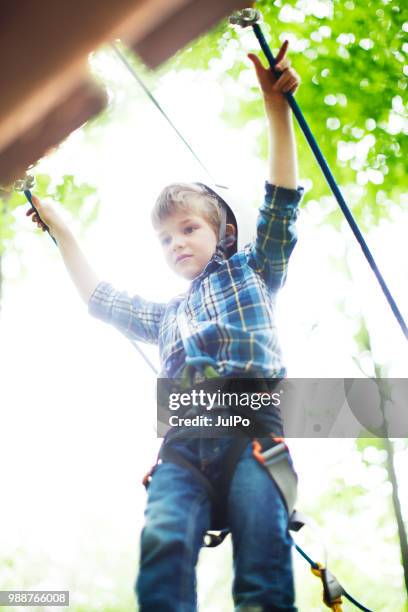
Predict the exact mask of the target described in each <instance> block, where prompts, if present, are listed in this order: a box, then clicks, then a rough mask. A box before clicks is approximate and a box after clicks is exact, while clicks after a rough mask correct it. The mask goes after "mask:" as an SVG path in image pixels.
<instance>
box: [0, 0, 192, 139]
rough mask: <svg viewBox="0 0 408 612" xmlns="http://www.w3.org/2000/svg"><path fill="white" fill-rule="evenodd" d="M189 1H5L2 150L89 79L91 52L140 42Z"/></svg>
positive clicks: (0, 64)
mask: <svg viewBox="0 0 408 612" xmlns="http://www.w3.org/2000/svg"><path fill="white" fill-rule="evenodd" d="M186 1H187V0H119V1H118V0H0V17H1V19H0V74H1V96H0V150H1V149H2V148H3V147H5V146H6V145H7V144H8V143H9V142H10V141H12V140H13V139H14V138H15V137H16V136H17V135H18V134H22V133H23V132H24V131H25V130H26V129H29V128H30V126H31V125H33V124H34V123H35V122H36V121H38V120H40V118H41V117H42V116H44V115H45V114H46V113H47V112H48V110H50V109H51V108H52V107H54V106H55V105H56V104H57V103H58V101H59V100H60V99H63V98H64V97H65V96H66V95H68V92H69V91H71V90H72V89H73V88H75V87H76V86H77V85H78V83H79V82H80V81H81V80H82V79H83V78H84V77H85V73H86V70H87V66H86V60H87V56H88V54H89V53H90V52H91V51H93V50H94V49H96V48H98V47H99V46H100V45H101V44H102V43H104V42H106V41H109V40H112V39H113V38H114V37H117V36H121V35H122V34H123V35H128V34H129V32H132V36H133V39H139V38H140V37H142V36H144V35H145V34H146V32H148V31H151V30H152V29H154V28H155V27H156V26H157V25H158V24H160V23H161V21H163V20H164V19H166V18H167V16H168V15H169V14H171V13H172V12H173V11H174V10H177V9H178V8H179V7H180V6H181V5H182V4H184V3H185V2H186Z"/></svg>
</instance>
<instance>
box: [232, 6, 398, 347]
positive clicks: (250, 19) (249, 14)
mask: <svg viewBox="0 0 408 612" xmlns="http://www.w3.org/2000/svg"><path fill="white" fill-rule="evenodd" d="M260 20H261V14H260V12H259V11H257V10H255V9H250V8H248V9H243V10H242V11H237V12H236V13H234V14H233V15H232V16H231V17H230V23H231V25H234V26H240V27H242V28H246V27H249V26H250V27H252V29H253V31H254V34H255V36H256V38H257V39H258V42H259V44H260V47H261V49H262V51H263V52H264V54H265V57H266V59H267V60H268V63H269V65H270V67H271V70H272V71H273V72H274V74H275V75H276V76H279V75H280V73H279V72H278V71H277V70H275V64H276V60H275V58H274V56H273V54H272V51H271V50H270V48H269V45H268V43H267V42H266V40H265V37H264V35H263V33H262V30H261V27H260V25H259V22H260ZM284 96H285V98H286V99H287V101H288V103H289V106H290V108H291V109H292V111H293V114H294V115H295V117H296V119H297V121H298V123H299V126H300V128H301V130H302V132H303V134H304V135H305V138H306V140H307V142H308V143H309V146H310V148H311V149H312V152H313V154H314V156H315V158H316V160H317V163H318V164H319V166H320V168H321V170H322V172H323V175H324V177H325V178H326V180H327V182H328V184H329V187H330V189H331V191H332V193H333V195H334V197H335V198H336V200H337V202H338V204H339V206H340V208H341V210H342V212H343V214H344V216H345V217H346V220H347V222H348V224H349V226H350V228H351V231H352V232H353V234H354V236H355V238H356V240H357V242H358V243H359V245H360V247H361V249H362V251H363V253H364V255H365V258H366V259H367V261H368V263H369V265H370V267H371V269H372V271H373V273H374V275H375V277H376V278H377V281H378V282H379V284H380V287H381V289H382V291H383V293H384V295H385V297H386V299H387V302H388V304H389V306H390V308H391V310H392V312H393V314H394V316H395V318H396V319H397V321H398V323H399V325H400V327H401V329H402V332H403V334H404V336H405V338H406V339H407V340H408V327H407V324H406V323H405V321H404V318H403V316H402V314H401V312H400V310H399V308H398V306H397V304H396V302H395V300H394V298H393V297H392V295H391V292H390V290H389V289H388V286H387V284H386V282H385V280H384V278H383V276H382V274H381V272H380V270H379V269H378V266H377V264H376V262H375V260H374V257H373V255H372V254H371V252H370V249H369V248H368V246H367V244H366V242H365V240H364V237H363V235H362V233H361V231H360V229H359V227H358V225H357V223H356V221H355V219H354V217H353V215H352V213H351V211H350V209H349V207H348V206H347V203H346V201H345V199H344V197H343V195H342V193H341V191H340V188H339V186H338V185H337V183H336V180H335V178H334V176H333V174H332V172H331V170H330V168H329V166H328V164H327V162H326V160H325V158H324V156H323V153H322V152H321V150H320V148H319V145H318V144H317V142H316V140H315V138H314V136H313V134H312V132H311V130H310V128H309V126H308V124H307V122H306V119H305V118H304V116H303V113H302V111H301V110H300V107H299V105H298V103H297V102H296V100H295V98H294V97H293V95H292V94H291V93H290V92H289V93H285V94H284Z"/></svg>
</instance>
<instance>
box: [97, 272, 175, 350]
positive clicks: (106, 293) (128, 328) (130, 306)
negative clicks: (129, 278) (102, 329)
mask: <svg viewBox="0 0 408 612" xmlns="http://www.w3.org/2000/svg"><path fill="white" fill-rule="evenodd" d="M165 308H166V306H165V304H159V303H156V302H149V301H147V300H144V299H142V298H141V297H139V296H138V295H134V296H129V295H128V294H127V293H125V292H124V291H117V290H116V289H114V288H113V287H112V285H110V284H109V283H106V282H104V281H102V282H100V283H99V284H98V286H97V287H96V289H95V291H94V292H93V294H92V296H91V298H90V300H89V304H88V310H89V313H90V314H91V315H92V316H94V317H96V318H97V319H101V320H102V321H104V322H105V323H110V324H111V325H113V326H114V327H116V328H117V329H118V330H119V331H121V332H122V333H123V334H124V335H125V336H127V337H128V338H130V339H131V340H141V341H143V342H150V343H153V344H157V342H158V338H159V329H160V323H161V320H162V318H163V315H164V312H165Z"/></svg>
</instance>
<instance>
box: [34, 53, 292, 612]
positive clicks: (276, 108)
mask: <svg viewBox="0 0 408 612" xmlns="http://www.w3.org/2000/svg"><path fill="white" fill-rule="evenodd" d="M287 47H288V43H287V42H285V43H284V44H283V45H282V47H281V49H280V51H279V54H278V57H277V69H278V70H279V71H280V72H281V76H280V77H279V79H278V80H276V79H275V77H274V76H273V74H272V72H271V71H270V70H268V69H265V68H264V67H263V66H262V64H261V62H260V60H259V59H258V57H256V56H255V55H250V56H249V57H250V59H251V60H252V62H253V64H254V66H255V70H256V73H257V77H258V80H259V84H260V87H261V90H262V93H263V98H264V103H265V110H266V116H267V119H268V127H269V138H270V165H269V177H268V182H267V184H266V196H265V202H264V204H263V206H262V207H261V208H260V213H259V218H258V223H257V236H256V239H255V242H254V243H253V244H252V245H248V246H247V247H246V248H245V249H244V250H242V251H237V249H236V246H234V242H235V239H234V235H235V234H236V232H237V229H239V228H237V227H235V223H234V220H232V223H230V222H229V221H231V219H228V218H227V220H226V221H227V222H226V224H225V220H224V222H223V220H222V214H221V213H222V209H223V203H222V199H221V198H219V197H217V194H216V193H214V192H212V191H211V189H207V188H206V187H205V186H202V185H200V184H192V185H189V184H187V185H186V184H183V185H171V186H169V187H167V188H166V189H164V190H163V192H162V193H161V195H160V196H159V199H158V201H157V203H156V206H155V208H154V210H153V214H152V219H153V225H154V227H155V229H156V230H157V233H158V237H159V240H160V242H161V245H162V248H163V251H164V254H165V258H166V261H167V263H168V265H169V266H170V268H171V269H172V270H174V271H175V272H176V273H177V274H179V275H181V276H182V277H183V278H185V279H187V280H189V281H191V285H190V289H189V291H188V292H187V293H186V294H185V295H184V296H183V297H182V298H180V296H179V297H178V298H176V299H175V300H172V301H171V302H170V303H169V304H167V305H165V304H156V303H151V302H147V301H145V300H142V299H141V298H140V297H138V296H134V297H129V296H128V295H127V294H126V293H120V292H118V291H116V290H115V289H114V288H113V287H111V286H110V285H109V284H107V283H105V282H100V281H99V279H98V278H97V276H96V275H95V273H94V271H93V270H92V268H91V267H90V266H89V264H88V262H87V260H86V259H85V257H84V255H83V254H82V252H81V250H80V248H79V247H78V244H77V242H76V240H75V238H74V237H73V235H72V234H71V232H70V231H69V229H68V228H67V227H66V225H65V224H64V223H63V222H62V221H61V219H60V218H59V217H58V215H57V214H56V212H55V210H54V209H53V207H52V206H50V205H47V204H42V203H41V202H40V201H39V200H38V198H34V204H35V205H36V207H37V209H38V213H39V216H38V215H36V214H35V211H34V210H33V209H31V210H30V211H28V213H27V214H31V215H32V216H33V217H32V218H33V221H34V222H37V224H38V225H39V227H42V229H44V228H45V224H46V225H47V226H48V227H49V229H50V232H51V234H52V235H53V236H54V237H55V239H56V240H57V243H58V246H59V248H60V251H61V254H62V257H63V259H64V262H65V264H66V267H67V269H68V271H69V273H70V275H71V277H72V279H73V281H74V283H75V284H76V286H77V288H78V291H79V293H80V295H81V296H82V298H83V300H84V301H85V302H86V303H87V304H89V310H90V312H91V314H93V315H94V316H97V317H98V318H101V319H103V320H104V321H106V322H108V323H111V324H113V325H115V326H116V327H117V328H118V329H120V330H121V331H122V332H123V333H125V334H126V335H128V336H130V337H131V338H134V339H139V340H143V341H146V342H155V343H158V344H159V349H160V356H161V362H162V376H166V377H170V378H171V377H177V376H180V375H181V373H182V371H183V368H184V365H185V361H186V358H187V357H188V355H186V351H185V345H184V344H183V338H182V334H180V320H179V317H178V312H179V311H180V309H181V310H182V311H183V312H184V315H185V316H186V317H187V320H189V323H190V324H191V325H192V326H193V327H194V328H195V329H197V333H196V337H197V342H199V344H200V347H201V351H202V352H203V353H205V355H206V356H207V357H208V360H209V361H210V362H211V363H212V364H213V365H214V369H215V370H217V372H218V373H219V374H221V375H222V376H232V377H233V376H236V377H240V376H242V375H243V374H244V375H245V376H251V375H253V376H255V377H260V376H261V377H265V378H282V377H283V376H285V367H284V365H283V363H282V357H281V351H280V347H279V343H278V340H277V336H276V327H275V321H274V302H275V297H276V293H277V291H278V290H279V288H280V287H281V286H282V284H283V283H284V281H285V278H286V270H287V263H288V259H289V256H290V254H291V252H292V250H293V247H294V246H295V243H296V233H295V229H294V222H295V220H296V217H297V205H298V203H299V201H300V199H301V196H302V191H303V190H302V188H300V187H297V159H296V147H295V140H294V133H293V125H292V118H291V112H290V109H289V106H288V104H287V101H286V99H285V97H284V96H283V92H288V91H290V92H295V91H296V89H297V87H298V85H299V77H298V75H297V74H296V73H295V71H294V70H293V69H291V68H290V63H289V61H288V59H287V57H286V53H287ZM236 251H237V252H236ZM231 296H233V300H234V301H233V302H231ZM232 304H233V305H232ZM278 416H279V413H278ZM265 423H268V415H266V421H265ZM281 430H282V424H281V422H280V420H279V418H278V417H277V416H276V414H275V415H273V416H272V417H271V420H270V421H269V427H268V431H269V432H272V431H273V432H274V434H275V435H280V434H281ZM166 438H167V436H166ZM166 443H168V445H170V446H171V437H170V441H169V440H168V439H166ZM231 444H232V439H231V438H228V437H221V438H203V437H198V438H189V439H187V440H180V439H179V440H177V441H175V442H173V449H176V450H177V451H178V453H179V455H181V456H182V457H183V458H184V459H185V460H186V461H188V462H189V463H190V464H191V465H193V466H195V468H196V469H197V470H200V472H201V473H202V474H203V475H204V476H205V477H206V478H208V479H209V480H210V481H212V482H217V481H218V479H220V478H222V475H223V463H224V461H225V457H226V453H227V452H228V449H229V448H230V447H231ZM211 512H212V510H211V503H210V498H209V495H208V491H207V490H206V488H205V487H204V486H203V484H202V482H201V481H200V479H198V478H196V476H195V475H194V473H193V472H192V471H191V470H190V469H187V468H186V467H183V466H182V465H180V464H177V463H174V462H172V461H163V462H162V463H160V464H158V465H157V466H156V468H155V470H154V472H153V476H152V478H151V482H150V485H149V488H148V502H147V507H146V512H145V516H146V522H145V527H144V529H143V532H142V540H141V559H140V571H139V576H138V580H137V595H138V600H139V605H140V610H141V612H193V611H194V610H196V606H197V602H196V576H195V566H196V563H197V559H198V555H199V551H200V548H201V546H202V545H203V538H204V535H205V533H206V531H207V530H208V529H209V528H210V525H211ZM225 512H226V514H227V518H228V527H229V529H230V531H231V534H232V542H233V557H234V583H233V598H234V603H235V610H239V611H240V612H263V611H271V610H274V611H275V610H276V611H278V610H285V611H291V612H292V611H294V610H296V608H295V606H294V585H293V571H292V563H291V544H292V542H291V538H290V536H289V533H288V529H287V525H288V514H287V510H286V507H285V505H284V503H283V501H282V498H281V496H280V494H279V492H278V489H277V487H276V485H275V483H274V481H273V480H272V479H271V477H270V476H269V474H268V473H267V471H266V470H265V469H264V467H262V466H261V465H260V463H259V462H258V461H256V459H255V458H254V455H253V452H252V444H251V440H248V443H247V444H246V446H245V449H244V451H243V452H242V454H241V456H240V458H239V460H238V463H237V465H236V468H235V472H234V474H233V477H232V480H231V483H230V487H229V492H228V496H227V499H226V500H225Z"/></svg>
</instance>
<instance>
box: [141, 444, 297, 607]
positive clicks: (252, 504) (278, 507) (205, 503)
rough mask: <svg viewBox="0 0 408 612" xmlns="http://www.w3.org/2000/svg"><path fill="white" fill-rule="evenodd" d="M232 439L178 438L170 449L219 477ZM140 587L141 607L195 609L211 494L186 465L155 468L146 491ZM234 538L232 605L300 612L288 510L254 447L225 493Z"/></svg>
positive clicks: (241, 460) (211, 476)
mask: <svg viewBox="0 0 408 612" xmlns="http://www.w3.org/2000/svg"><path fill="white" fill-rule="evenodd" d="M231 441H232V440H231V438H215V439H214V438H201V439H193V440H188V441H187V440H186V441H185V442H174V443H173V447H174V448H176V449H177V450H178V451H179V452H181V453H182V455H183V456H184V457H185V458H186V459H188V460H189V461H192V462H193V463H194V465H195V466H196V467H199V468H200V469H202V471H203V473H204V474H205V475H206V476H208V477H210V478H217V476H218V475H219V474H220V470H221V468H222V461H223V457H224V456H225V452H226V450H227V449H228V448H229V445H230V444H231ZM145 519H146V522H145V526H144V528H143V531H142V538H141V558H140V569H139V576H138V579H137V584H136V591H137V596H138V600H139V605H140V612H194V611H195V610H197V597H196V573H195V566H196V563H197V559H198V555H199V552H200V548H201V546H202V544H203V537H204V535H205V533H206V531H207V530H208V529H209V527H210V522H211V511H210V502H209V499H208V495H207V493H206V491H205V490H204V487H203V485H202V484H200V483H199V482H198V481H197V480H196V479H195V477H194V475H193V474H191V472H190V471H189V470H187V469H186V468H184V467H181V466H178V465H176V464H174V463H161V464H159V466H158V467H157V469H156V471H155V473H154V475H153V478H152V481H151V483H150V486H149V489H148V502H147V507H146V511H145ZM228 524H229V527H230V530H231V535H232V543H233V561H234V581H233V588H232V594H233V599H234V604H235V610H236V611H240V612H278V611H281V610H282V611H283V610H285V611H286V612H296V610H297V608H296V607H295V606H294V599H295V596H294V584H293V570H292V557H291V547H292V539H291V537H290V534H289V532H288V529H287V511H286V508H285V505H284V503H283V501H282V499H281V497H280V494H279V492H278V490H277V488H276V485H275V484H274V482H273V481H272V479H271V478H270V476H269V475H268V473H267V471H266V469H265V468H264V467H263V466H262V465H261V464H260V463H259V462H258V461H257V460H256V459H255V458H254V457H253V455H252V445H251V442H250V441H249V442H248V446H247V447H246V449H245V450H244V452H243V454H242V456H241V458H240V461H239V462H238V464H237V467H236V470H235V473H234V477H233V479H232V482H231V487H230V492H229V497H228Z"/></svg>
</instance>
